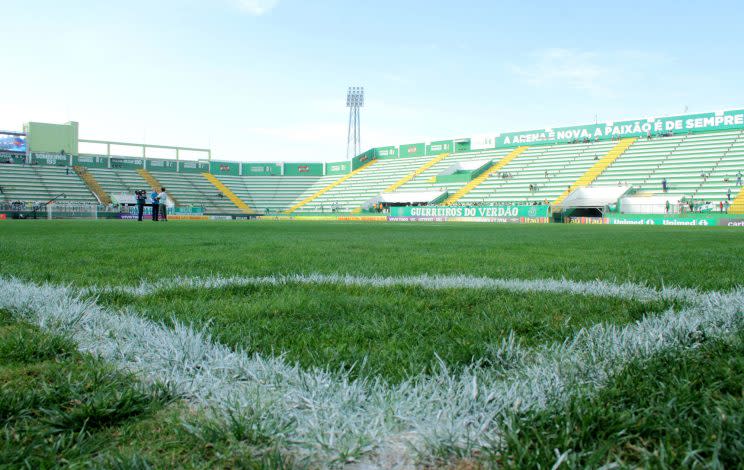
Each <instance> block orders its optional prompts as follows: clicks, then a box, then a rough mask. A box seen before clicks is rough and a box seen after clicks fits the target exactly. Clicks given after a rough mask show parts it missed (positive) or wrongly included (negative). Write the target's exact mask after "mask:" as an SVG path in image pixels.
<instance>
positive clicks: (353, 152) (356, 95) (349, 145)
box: [346, 87, 364, 160]
mask: <svg viewBox="0 0 744 470" xmlns="http://www.w3.org/2000/svg"><path fill="white" fill-rule="evenodd" d="M346 107H347V108H349V131H348V132H347V134H346V159H347V160H349V159H352V158H354V157H355V156H357V155H359V154H360V153H362V126H361V124H360V122H359V108H362V107H364V87H349V91H348V92H347V93H346Z"/></svg>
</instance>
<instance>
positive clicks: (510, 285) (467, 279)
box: [83, 273, 701, 301]
mask: <svg viewBox="0 0 744 470" xmlns="http://www.w3.org/2000/svg"><path fill="white" fill-rule="evenodd" d="M290 284H310V285H322V284H327V285H345V286H354V287H402V286H408V287H419V288H422V289H432V290H438V289H500V290H507V291H512V292H554V293H556V292H557V293H566V294H577V295H588V296H598V297H619V298H623V299H632V300H640V301H649V300H664V299H665V300H683V301H694V300H695V299H697V298H699V297H700V295H701V293H700V292H698V291H696V290H694V289H687V288H679V287H664V288H662V289H655V288H653V287H648V286H644V285H640V284H633V283H630V282H625V283H622V284H618V283H613V282H608V281H601V280H595V281H586V282H582V281H572V280H568V279H533V280H529V279H527V280H523V279H498V278H488V277H474V276H466V275H428V274H422V275H413V276H390V277H386V276H361V275H352V274H318V273H315V274H288V275H281V274H278V275H272V276H252V277H242V276H232V277H222V276H211V277H174V278H170V279H167V280H165V281H163V282H161V281H158V283H157V284H156V285H153V284H152V282H147V281H141V282H140V284H139V285H136V286H106V287H95V286H94V287H90V288H88V289H85V290H83V293H84V294H86V295H95V294H105V293H122V294H131V295H137V296H141V295H149V294H153V293H155V292H157V291H163V290H171V289H178V288H183V289H221V288H224V287H231V286H255V285H274V286H286V285H290Z"/></svg>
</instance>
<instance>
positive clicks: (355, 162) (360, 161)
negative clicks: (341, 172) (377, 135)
mask: <svg viewBox="0 0 744 470" xmlns="http://www.w3.org/2000/svg"><path fill="white" fill-rule="evenodd" d="M377 150H378V149H369V150H367V151H366V152H364V153H360V154H359V155H357V156H356V157H354V158H353V159H352V160H351V169H352V171H353V170H356V169H357V168H359V167H361V166H364V165H366V164H367V163H369V162H371V161H372V160H376V159H377Z"/></svg>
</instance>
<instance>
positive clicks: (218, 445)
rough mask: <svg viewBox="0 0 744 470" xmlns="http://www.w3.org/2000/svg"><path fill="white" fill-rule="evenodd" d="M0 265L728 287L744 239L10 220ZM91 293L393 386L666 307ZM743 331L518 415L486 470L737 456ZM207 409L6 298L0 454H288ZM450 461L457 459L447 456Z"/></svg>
mask: <svg viewBox="0 0 744 470" xmlns="http://www.w3.org/2000/svg"><path fill="white" fill-rule="evenodd" d="M0 260H2V262H0V275H6V276H8V275H9V276H17V277H20V278H21V279H25V280H31V281H36V282H40V281H49V282H52V283H55V284H70V285H73V286H88V285H94V284H95V285H103V286H105V285H125V284H139V282H140V281H141V280H142V279H148V280H151V281H152V282H154V283H157V282H158V280H160V279H162V278H164V277H166V278H167V277H170V276H176V275H179V276H208V275H215V274H218V275H223V276H228V275H270V274H276V273H285V274H292V273H313V272H320V273H351V274H359V275H388V276H397V275H402V274H422V273H428V274H468V275H482V276H489V277H500V278H510V279H541V278H562V277H565V278H569V279H574V280H595V279H603V280H609V281H618V282H626V281H630V282H639V283H646V284H649V285H651V286H657V287H659V286H662V285H678V286H683V287H691V288H696V289H701V290H730V289H733V288H735V287H737V286H741V285H742V284H744V278H743V277H742V273H744V232H742V231H740V230H737V229H726V228H698V227H645V226H643V227H638V226H573V225H547V226H545V225H541V226H533V225H524V226H519V225H491V224H442V225H435V224H431V225H430V224H367V223H313V222H302V223H291V222H191V223H190V222H178V223H176V222H173V223H171V224H161V225H158V224H137V223H135V222H123V221H95V222H92V221H91V222H79V221H62V222H54V223H49V222H48V221H35V222H34V221H6V222H0ZM99 303H100V304H101V305H103V306H106V307H110V308H113V309H118V308H133V309H134V310H135V311H138V312H141V313H142V314H144V315H146V316H147V317H148V318H151V319H154V320H158V321H164V322H166V323H167V322H169V321H170V320H171V319H178V320H180V321H182V322H186V323H193V324H195V325H197V326H198V327H201V328H205V329H207V330H208V331H209V332H210V333H211V334H212V335H213V337H214V338H215V339H216V340H217V341H219V342H222V343H224V344H226V345H228V346H231V347H235V348H245V349H247V350H248V351H251V352H259V353H261V354H274V353H285V354H286V356H287V359H288V360H289V361H292V362H295V361H296V362H298V363H300V364H301V365H303V366H305V367H321V368H329V369H332V370H334V369H339V368H341V369H350V368H352V365H354V367H353V370H352V376H353V377H381V378H383V379H385V380H388V381H391V382H397V381H400V380H402V379H404V378H405V377H407V376H408V375H412V374H418V373H426V372H427V371H430V370H431V369H432V367H433V364H434V363H435V360H436V357H437V356H438V357H439V358H441V359H442V360H443V361H444V362H445V363H446V364H447V365H448V366H450V367H453V368H455V369H456V368H458V367H462V366H464V365H466V364H470V363H472V362H473V361H474V360H476V361H477V360H484V361H486V363H487V361H488V359H489V357H490V354H491V352H492V345H494V344H497V343H498V342H499V341H500V340H501V339H503V338H504V337H506V336H507V335H509V334H513V335H515V336H517V337H518V338H519V339H520V341H521V342H522V343H524V344H525V345H528V346H539V345H541V344H545V343H547V342H553V341H563V340H565V339H568V338H570V337H571V335H573V334H574V332H575V331H576V330H577V329H579V328H582V327H586V326H590V325H593V324H596V323H598V322H609V323H614V324H618V325H622V324H627V323H629V322H633V321H635V320H637V319H639V318H640V317H642V316H643V315H646V314H648V315H653V314H655V313H657V312H659V311H662V310H664V309H666V308H667V307H669V306H670V304H668V303H664V302H648V303H639V302H636V301H628V300H620V299H605V298H594V297H585V296H574V295H568V294H551V293H529V294H525V293H514V292H506V291H493V290H490V291H489V290H478V289H463V290H456V289H447V290H436V291H433V290H424V289H417V288H408V287H395V288H373V287H367V286H356V287H349V286H337V285H321V286H309V285H299V284H289V285H283V286H266V285H264V286H251V287H228V288H222V289H214V290H207V289H194V290H189V289H173V290H169V291H159V292H157V293H156V294H153V295H148V296H144V297H140V298H138V297H133V296H129V295H122V294H105V295H103V296H101V297H100V299H99ZM743 341H744V339H743V338H742V337H739V338H738V339H737V340H736V341H733V342H714V343H709V344H706V345H705V346H704V347H703V348H701V349H699V350H696V351H692V352H689V353H687V354H684V355H680V354H679V352H675V351H672V352H670V353H669V354H667V355H663V356H661V357H656V358H653V359H652V360H650V361H646V362H643V363H636V364H632V365H631V366H630V367H628V368H626V369H625V370H624V372H623V373H622V374H621V375H620V376H618V377H614V378H612V379H611V381H610V383H609V384H608V385H607V387H606V388H605V389H604V390H603V391H601V392H600V393H599V395H596V396H594V397H588V398H582V399H577V400H574V401H573V402H572V403H571V404H570V406H569V408H568V409H567V410H563V409H560V410H558V409H549V410H547V411H545V412H543V413H536V414H530V415H525V416H518V417H514V421H513V423H514V425H513V428H512V429H511V432H510V433H508V434H507V442H506V447H505V448H504V449H503V451H502V452H500V453H498V454H491V455H486V456H483V455H481V456H480V459H481V460H482V461H483V462H484V463H485V465H487V466H491V465H497V466H506V467H514V468H524V467H528V468H530V467H531V468H550V467H551V466H552V465H553V463H554V462H555V460H556V455H555V451H554V449H558V450H559V451H560V453H563V452H566V451H569V453H568V454H567V458H568V459H569V460H568V462H567V463H568V464H569V466H571V467H598V466H601V465H603V464H605V463H609V462H617V463H619V464H620V465H621V466H623V467H627V466H630V467H632V466H643V467H667V468H676V467H680V466H695V465H697V466H711V467H717V466H718V467H722V466H726V467H732V468H736V467H739V468H741V467H742V458H741V455H744V450H742V449H743V446H744V444H743V442H744V437H743V436H742V433H741V429H744V423H742V420H743V419H744V418H743V416H744V413H743V411H744V410H743V409H742V389H741V384H742V383H744V372H743V371H742V358H743V357H744V354H743V353H744V347H743V346H742V342H743ZM244 418H245V417H239V419H237V418H236V420H235V422H234V423H232V424H229V423H228V425H227V426H225V425H223V424H217V423H214V422H210V421H209V420H207V419H206V418H205V417H204V416H202V415H200V414H199V413H195V412H194V411H193V410H191V409H189V408H188V407H187V406H186V405H185V404H183V403H181V402H178V401H174V400H173V397H172V396H170V395H169V393H168V391H167V390H166V389H163V388H162V387H161V388H158V387H155V388H151V387H142V386H141V385H139V384H138V382H137V380H136V379H135V378H134V377H132V376H130V375H128V374H126V373H122V372H119V371H114V370H111V369H110V368H109V367H108V366H107V365H106V364H103V363H101V362H100V361H99V360H96V359H95V358H92V357H89V356H86V355H84V354H80V353H78V352H76V351H75V347H74V344H72V343H70V342H69V341H68V340H65V339H64V338H60V337H57V336H54V335H49V334H47V333H42V332H40V331H38V330H36V329H35V328H32V327H30V326H29V325H25V324H22V323H17V322H16V321H15V320H14V319H13V318H12V317H11V316H10V315H9V314H8V313H7V312H2V311H0V424H1V425H2V434H0V462H2V463H0V466H2V464H6V465H7V466H10V467H18V466H30V467H53V466H57V465H70V466H73V467H75V466H103V467H121V468H131V467H143V468H144V467H147V466H148V465H150V466H155V467H162V468H168V467H181V466H183V467H193V468H208V467H249V468H255V467H261V466H264V467H270V468H274V467H280V466H287V465H289V464H290V463H289V462H287V461H286V460H284V459H283V458H281V457H279V454H278V453H277V449H275V448H274V447H273V441H272V437H271V436H268V435H265V434H264V433H262V432H261V429H260V428H251V427H246V426H244V423H246V422H250V417H249V419H247V420H246V419H244ZM448 457H449V456H448Z"/></svg>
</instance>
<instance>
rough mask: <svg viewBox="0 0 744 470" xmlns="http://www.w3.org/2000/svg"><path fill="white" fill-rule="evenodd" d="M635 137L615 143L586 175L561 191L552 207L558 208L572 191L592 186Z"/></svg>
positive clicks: (631, 143)
mask: <svg viewBox="0 0 744 470" xmlns="http://www.w3.org/2000/svg"><path fill="white" fill-rule="evenodd" d="M635 141H636V139H635V137H632V138H628V139H620V142H618V143H617V145H615V146H614V147H613V148H612V149H611V150H610V151H609V152H607V154H606V155H605V156H604V157H602V158H600V159H599V160H598V161H597V163H595V164H594V166H592V167H591V168H589V169H588V170H587V171H586V173H584V174H583V175H581V177H580V178H579V179H577V180H576V181H575V182H574V183H573V184H572V185H571V186H569V188H568V189H566V190H565V191H563V193H562V194H561V195H560V196H558V198H557V199H556V200H555V201H553V206H559V205H560V204H561V203H562V202H563V200H564V199H566V197H567V196H568V195H569V194H571V192H572V191H574V190H576V189H577V188H581V187H585V186H589V185H590V184H592V183H593V182H594V181H595V180H596V179H597V177H598V176H599V175H601V174H602V172H603V171H604V170H606V169H607V167H609V166H610V165H612V164H613V163H614V162H615V160H617V159H618V158H619V157H620V155H622V154H624V153H625V151H626V150H628V148H629V147H630V146H631V145H633V142H635Z"/></svg>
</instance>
